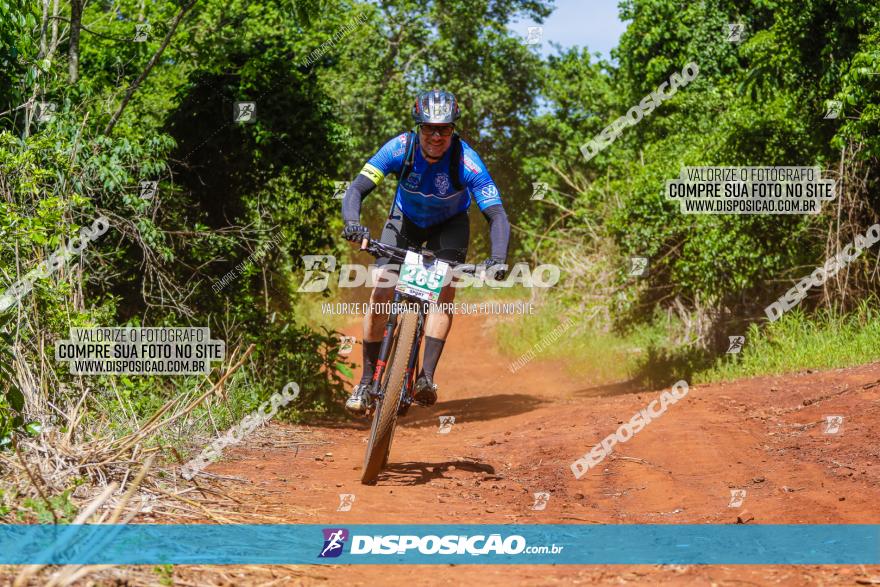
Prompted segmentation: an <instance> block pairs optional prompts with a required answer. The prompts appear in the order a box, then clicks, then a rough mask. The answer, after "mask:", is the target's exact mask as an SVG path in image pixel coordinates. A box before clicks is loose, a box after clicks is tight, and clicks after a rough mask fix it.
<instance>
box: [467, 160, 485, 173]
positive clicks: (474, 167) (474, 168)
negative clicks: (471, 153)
mask: <svg viewBox="0 0 880 587" xmlns="http://www.w3.org/2000/svg"><path fill="white" fill-rule="evenodd" d="M464 166H465V167H467V168H468V169H469V170H470V171H473V172H474V173H481V172H482V171H483V170H482V169H480V168H479V166H477V164H476V163H474V162H473V161H472V160H471V158H470V157H467V156H465V158H464Z"/></svg>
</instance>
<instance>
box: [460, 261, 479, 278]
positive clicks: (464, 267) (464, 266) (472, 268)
mask: <svg viewBox="0 0 880 587" xmlns="http://www.w3.org/2000/svg"><path fill="white" fill-rule="evenodd" d="M478 267H479V265H474V264H472V263H460V264H458V265H456V266H455V271H457V272H459V273H470V274H472V275H473V274H476V272H477V268H478Z"/></svg>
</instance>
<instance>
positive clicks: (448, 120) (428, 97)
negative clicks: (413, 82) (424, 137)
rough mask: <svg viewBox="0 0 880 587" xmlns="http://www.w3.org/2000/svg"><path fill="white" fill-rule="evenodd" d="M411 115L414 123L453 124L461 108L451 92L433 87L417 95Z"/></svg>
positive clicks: (459, 114)
mask: <svg viewBox="0 0 880 587" xmlns="http://www.w3.org/2000/svg"><path fill="white" fill-rule="evenodd" d="M412 115H413V120H415V122H416V124H454V123H455V121H456V120H458V117H459V116H461V110H459V109H458V102H457V101H456V99H455V95H454V94H452V92H446V91H444V90H436V89H435V90H429V91H427V92H422V93H421V94H419V95H418V97H417V98H416V103H415V104H414V105H413V109H412Z"/></svg>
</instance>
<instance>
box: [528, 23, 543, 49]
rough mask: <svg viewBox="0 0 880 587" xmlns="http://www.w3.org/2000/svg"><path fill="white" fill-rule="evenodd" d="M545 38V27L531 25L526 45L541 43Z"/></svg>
mask: <svg viewBox="0 0 880 587" xmlns="http://www.w3.org/2000/svg"><path fill="white" fill-rule="evenodd" d="M543 38H544V27H540V26H530V27H528V29H527V34H526V41H525V44H526V45H540V44H541V39H543Z"/></svg>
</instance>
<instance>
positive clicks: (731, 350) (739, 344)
mask: <svg viewBox="0 0 880 587" xmlns="http://www.w3.org/2000/svg"><path fill="white" fill-rule="evenodd" d="M727 340H728V342H729V346H728V347H727V353H728V354H731V355H736V354H738V353H739V352H740V351H741V350H742V348H743V345H744V344H746V337H745V336H728V337H727Z"/></svg>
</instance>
